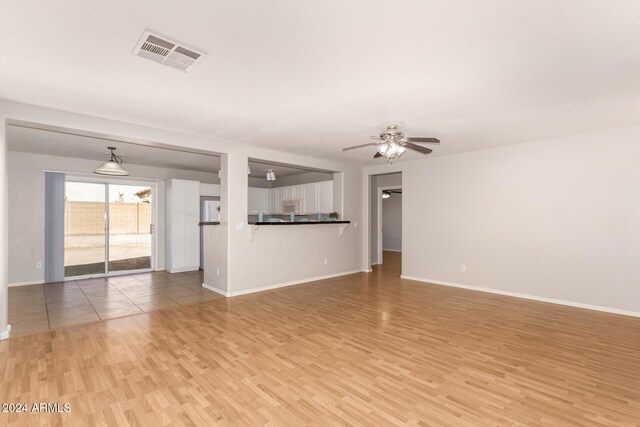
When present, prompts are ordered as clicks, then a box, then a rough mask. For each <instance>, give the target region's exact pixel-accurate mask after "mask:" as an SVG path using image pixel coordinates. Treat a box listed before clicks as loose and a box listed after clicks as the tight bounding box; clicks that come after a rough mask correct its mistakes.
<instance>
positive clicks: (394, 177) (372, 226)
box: [368, 164, 402, 264]
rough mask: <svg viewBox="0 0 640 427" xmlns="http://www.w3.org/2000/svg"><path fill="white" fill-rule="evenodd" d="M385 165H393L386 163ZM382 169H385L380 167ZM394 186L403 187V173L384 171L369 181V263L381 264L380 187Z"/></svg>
mask: <svg viewBox="0 0 640 427" xmlns="http://www.w3.org/2000/svg"><path fill="white" fill-rule="evenodd" d="M384 166H392V165H387V164H385V165H384ZM380 170H385V169H384V168H380ZM390 186H394V187H397V188H401V187H402V173H400V172H395V173H384V174H378V175H374V176H372V177H371V179H370V182H369V206H370V208H369V211H368V217H369V234H370V240H369V248H370V258H369V259H370V262H368V264H379V263H380V260H379V259H378V190H379V189H380V187H390Z"/></svg>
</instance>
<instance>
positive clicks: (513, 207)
mask: <svg viewBox="0 0 640 427" xmlns="http://www.w3.org/2000/svg"><path fill="white" fill-rule="evenodd" d="M443 143H446V141H445V142H443ZM639 165H640V127H630V128H621V129H613V130H608V131H602V132H594V133H589V134H583V135H576V136H571V137H565V138H557V139H550V140H544V141H537V142H531V143H527V144H518V145H512V146H507V147H502V148H495V149H487V150H480V151H473V152H468V153H463V154H459V155H452V156H443V157H432V158H427V159H425V160H420V161H415V162H407V163H404V164H397V165H394V167H396V168H397V169H396V170H401V171H402V172H403V196H404V206H403V208H404V210H403V266H402V269H403V275H404V276H410V277H416V278H420V279H424V280H433V281H440V282H447V283H456V284H462V285H468V286H473V287H479V288H487V289H491V290H495V291H498V292H509V293H517V294H525V295H529V296H533V297H539V298H549V299H554V300H562V301H567V302H570V303H577V304H585V305H592V306H599V307H605V308H608V309H613V310H624V311H631V312H637V313H640V286H639V285H638V284H639V283H640V167H639ZM379 170H380V169H379V168H369V169H368V170H366V171H365V175H368V174H371V173H377V172H378V171H379ZM461 265H465V266H466V272H464V273H463V272H462V271H461Z"/></svg>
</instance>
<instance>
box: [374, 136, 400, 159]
mask: <svg viewBox="0 0 640 427" xmlns="http://www.w3.org/2000/svg"><path fill="white" fill-rule="evenodd" d="M405 151H407V150H406V149H405V148H404V147H403V146H402V145H400V144H399V143H398V142H396V141H394V140H392V141H387V142H384V143H382V144H380V145H379V146H378V153H380V154H381V155H383V156H384V157H386V158H387V161H389V162H392V161H393V160H394V159H396V158H398V157H400V156H402V155H403V154H404V152H405Z"/></svg>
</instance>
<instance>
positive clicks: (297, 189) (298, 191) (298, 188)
mask: <svg viewBox="0 0 640 427" xmlns="http://www.w3.org/2000/svg"><path fill="white" fill-rule="evenodd" d="M292 193H293V197H292V200H303V199H304V185H294V186H293V190H292Z"/></svg>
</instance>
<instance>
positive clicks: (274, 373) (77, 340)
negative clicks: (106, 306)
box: [0, 253, 640, 426]
mask: <svg viewBox="0 0 640 427" xmlns="http://www.w3.org/2000/svg"><path fill="white" fill-rule="evenodd" d="M398 261H399V258H398V255H397V254H392V253H390V254H385V262H386V263H387V265H385V266H384V267H381V268H376V269H375V270H374V272H373V273H370V274H366V273H360V274H353V275H350V276H344V277H340V278H335V279H330V280H324V281H319V282H314V283H309V284H304V285H298V286H293V287H289V288H282V289H278V290H274V291H268V292H262V293H257V294H251V295H246V296H242V297H236V298H232V299H220V300H214V301H210V302H205V303H202V304H196V305H190V306H184V307H178V308H175V309H170V310H162V311H154V312H151V313H146V314H141V315H136V316H130V317H126V318H121V319H114V320H108V321H105V322H98V323H91V324H87V325H82V326H77V327H70V328H65V329H59V330H55V331H50V332H45V333H41V334H37V335H30V336H24V337H19V338H14V339H10V340H6V341H2V342H0V373H1V374H0V375H2V383H1V386H0V401H2V402H27V403H33V402H60V403H64V402H69V403H71V406H72V412H71V413H69V414H31V415H29V414H0V417H1V418H0V425H7V424H8V425H21V424H24V423H27V422H30V423H31V425H40V424H48V423H51V424H62V423H64V424H69V425H87V426H88V425H96V424H110V425H129V424H131V425H155V426H161V425H202V426H211V425H217V424H221V425H251V426H255V425H263V424H268V423H270V424H271V425H304V424H312V425H375V426H381V425H433V426H447V425H451V426H484V425H544V426H572V425H584V426H612V425H625V426H629V425H637V423H638V421H639V420H640V319H637V318H631V317H624V316H617V315H612V314H606V313H598V312H593V311H587V310H581V309H576V308H570V307H563V306H558V305H551V304H545V303H540V302H534V301H526V300H520V299H514V298H508V297H502V296H496V295H490V294H486V293H479V292H472V291H466V290H461V289H455V288H447V287H443V286H436V285H429V284H424V283H418V282H412V281H407V280H401V279H399V278H398V275H399V270H398V265H399V262H398Z"/></svg>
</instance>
